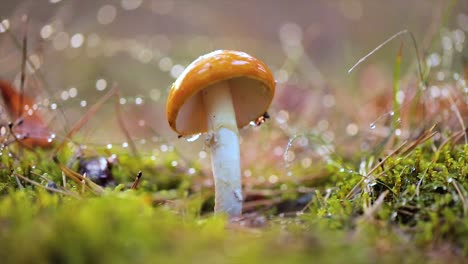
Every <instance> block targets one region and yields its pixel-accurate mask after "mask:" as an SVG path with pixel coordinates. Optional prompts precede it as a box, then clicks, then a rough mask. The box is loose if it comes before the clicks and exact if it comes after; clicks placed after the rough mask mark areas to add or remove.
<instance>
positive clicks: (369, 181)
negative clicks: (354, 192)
mask: <svg viewBox="0 0 468 264" xmlns="http://www.w3.org/2000/svg"><path fill="white" fill-rule="evenodd" d="M364 182H365V183H366V184H367V186H369V187H372V186H375V185H376V184H377V182H376V181H375V179H374V178H372V177H369V178H367V179H365V180H364Z"/></svg>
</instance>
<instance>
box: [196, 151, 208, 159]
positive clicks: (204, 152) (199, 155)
mask: <svg viewBox="0 0 468 264" xmlns="http://www.w3.org/2000/svg"><path fill="white" fill-rule="evenodd" d="M207 155H208V154H207V153H206V151H204V150H202V151H200V152H199V153H198V157H199V158H200V159H204V158H206V156H207Z"/></svg>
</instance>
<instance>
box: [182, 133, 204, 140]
mask: <svg viewBox="0 0 468 264" xmlns="http://www.w3.org/2000/svg"><path fill="white" fill-rule="evenodd" d="M200 136H201V133H199V134H194V135H191V136H189V137H186V138H185V140H186V141H187V142H194V141H196V140H197V139H199V138H200Z"/></svg>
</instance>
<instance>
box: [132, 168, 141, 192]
mask: <svg viewBox="0 0 468 264" xmlns="http://www.w3.org/2000/svg"><path fill="white" fill-rule="evenodd" d="M142 175H143V173H142V172H141V171H139V172H138V174H137V176H136V178H135V181H134V182H133V184H132V187H131V188H130V189H132V190H136V189H137V188H138V185H139V184H140V179H141V176H142Z"/></svg>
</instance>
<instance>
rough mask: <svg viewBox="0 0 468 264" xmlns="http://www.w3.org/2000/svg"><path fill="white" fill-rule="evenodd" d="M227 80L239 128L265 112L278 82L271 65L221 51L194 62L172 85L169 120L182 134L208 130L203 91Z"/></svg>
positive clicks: (167, 106)
mask: <svg viewBox="0 0 468 264" xmlns="http://www.w3.org/2000/svg"><path fill="white" fill-rule="evenodd" d="M221 81H227V82H229V87H230V88H231V96H232V101H233V105H234V111H235V113H236V122H237V126H238V127H239V128H241V127H243V126H245V125H247V124H248V123H249V122H250V121H253V120H255V119H256V118H258V117H259V116H261V115H263V114H264V113H265V112H266V111H267V109H268V107H269V106H270V104H271V101H272V100H273V96H274V93H275V81H274V78H273V75H272V73H271V72H270V70H269V69H268V67H267V66H266V65H265V64H264V63H263V62H261V61H260V60H258V59H256V58H254V57H252V56H250V55H249V54H247V53H244V52H240V51H232V50H217V51H213V52H211V53H208V54H205V55H203V56H200V57H199V58H198V59H196V60H195V61H193V62H192V63H191V64H190V65H189V66H187V68H185V70H184V71H183V72H182V74H181V75H180V76H179V78H178V79H177V80H176V81H175V82H174V84H173V85H172V87H171V89H170V91H169V96H168V99H167V104H166V113H167V120H168V122H169V125H170V126H171V128H172V129H173V130H174V131H176V132H177V133H179V135H182V136H187V135H193V134H198V133H204V132H207V130H208V126H207V120H206V113H205V108H204V106H203V98H202V96H201V93H200V91H202V90H203V89H205V88H206V87H208V86H210V85H212V84H215V83H217V82H221Z"/></svg>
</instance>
